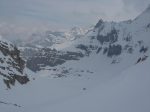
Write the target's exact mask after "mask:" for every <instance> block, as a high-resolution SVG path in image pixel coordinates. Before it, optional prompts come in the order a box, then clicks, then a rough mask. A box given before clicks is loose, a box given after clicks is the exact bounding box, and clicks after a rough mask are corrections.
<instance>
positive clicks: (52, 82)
mask: <svg viewBox="0 0 150 112" xmlns="http://www.w3.org/2000/svg"><path fill="white" fill-rule="evenodd" d="M74 31H75V32H76V30H73V32H72V34H73V35H76V34H77V35H80V34H81V32H80V33H74ZM49 34H50V35H51V36H50V37H51V38H52V39H51V40H50V41H47V40H45V39H48V38H47V36H44V37H43V38H41V36H40V37H39V38H40V40H39V41H36V42H34V41H31V43H30V45H29V43H28V44H24V45H23V46H20V47H19V49H20V50H21V56H22V57H23V58H24V59H25V60H26V63H27V67H28V68H29V69H31V70H32V71H34V72H36V73H34V72H31V71H30V72H29V71H28V74H30V82H29V83H27V84H26V85H24V86H20V85H18V86H15V87H14V88H13V89H12V90H10V91H8V90H5V89H2V90H1V94H0V97H1V99H0V109H1V110H3V111H5V112H10V110H11V111H13V112H18V111H19V112H49V111H52V112H60V111H61V112H149V111H150V106H149V104H150V88H149V85H150V75H149V73H150V69H149V66H150V58H149V56H150V50H149V48H150V38H149V36H150V6H149V7H148V8H147V9H146V10H145V11H144V12H143V13H142V14H140V15H139V16H138V17H137V18H135V19H134V20H128V21H122V22H106V21H104V20H99V22H98V23H97V24H96V25H95V27H93V29H91V30H88V31H86V32H84V33H83V34H82V35H80V36H79V37H78V36H77V37H76V38H74V36H73V38H71V37H69V39H68V36H67V37H66V36H65V37H64V36H62V35H63V34H64V33H63V34H62V33H61V34H60V33H58V32H57V33H56V32H55V33H54V32H48V35H49ZM52 35H53V36H54V38H53V36H52ZM56 35H59V36H56ZM60 35H61V36H60ZM57 37H59V38H62V40H63V39H65V41H61V42H60V43H57V42H56V41H54V43H53V44H50V43H51V42H53V40H57ZM37 40H38V39H37ZM58 40H59V39H58ZM38 42H42V44H41V43H38ZM45 42H48V44H46V43H45ZM8 45H9V44H8ZM11 48H13V47H11ZM17 60H18V59H17ZM5 71H7V70H5ZM23 76H24V75H23ZM2 78H3V77H2Z"/></svg>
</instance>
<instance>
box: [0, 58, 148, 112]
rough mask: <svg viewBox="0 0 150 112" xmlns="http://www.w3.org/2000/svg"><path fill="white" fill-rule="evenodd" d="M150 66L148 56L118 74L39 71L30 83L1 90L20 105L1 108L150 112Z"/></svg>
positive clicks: (5, 97) (4, 98)
mask: <svg viewBox="0 0 150 112" xmlns="http://www.w3.org/2000/svg"><path fill="white" fill-rule="evenodd" d="M149 66H150V59H149V58H148V59H147V60H146V61H144V62H141V63H138V64H136V65H133V66H132V67H130V68H128V69H126V70H123V71H122V72H120V73H119V72H118V74H117V75H115V77H114V76H113V77H106V76H103V75H101V72H99V74H97V73H96V74H95V73H93V74H92V75H91V74H86V75H83V76H82V77H67V78H51V77H48V76H45V75H42V74H39V75H38V74H37V76H36V78H35V80H34V81H30V82H29V83H28V84H27V85H24V86H17V87H15V88H13V89H12V90H2V91H1V94H0V97H1V100H2V101H3V102H8V103H12V104H17V105H19V106H20V107H18V106H13V105H7V104H0V108H1V109H2V110H3V111H4V112H10V110H11V111H13V112H17V111H20V112H49V111H52V112H99V111H102V112H149V111H150V106H149V104H150V89H149V85H150V75H149V73H150V70H149ZM48 73H49V72H48ZM113 73H115V70H114V71H113ZM43 74H47V73H46V72H45V73H43Z"/></svg>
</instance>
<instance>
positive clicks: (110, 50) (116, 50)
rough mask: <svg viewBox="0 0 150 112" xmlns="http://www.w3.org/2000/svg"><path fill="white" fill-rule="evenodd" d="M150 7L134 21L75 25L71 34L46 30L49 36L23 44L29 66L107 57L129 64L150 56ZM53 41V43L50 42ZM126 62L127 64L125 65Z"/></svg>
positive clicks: (112, 60)
mask: <svg viewBox="0 0 150 112" xmlns="http://www.w3.org/2000/svg"><path fill="white" fill-rule="evenodd" d="M149 35H150V8H147V9H146V10H145V11H144V12H143V13H142V14H140V15H139V16H138V17H137V18H135V19H134V20H128V21H122V22H119V23H117V22H105V21H103V20H99V22H98V23H97V24H96V25H95V27H93V29H91V30H88V31H87V32H84V31H82V30H81V29H77V28H73V29H72V30H71V31H70V32H69V33H60V32H47V33H46V36H44V37H43V38H40V40H38V41H35V44H33V43H34V42H32V41H31V43H32V44H31V45H34V46H31V45H30V46H29V45H28V44H27V45H25V46H24V47H20V49H21V50H22V55H23V57H24V58H25V59H26V60H27V66H28V67H29V68H30V69H31V70H33V71H40V70H43V69H46V68H47V67H48V66H49V67H55V66H58V65H62V64H64V63H65V62H67V61H68V60H80V59H81V58H83V57H87V56H89V57H92V55H97V56H99V60H103V59H102V58H101V56H103V55H104V56H105V57H107V58H108V60H110V62H109V63H111V64H117V63H122V64H123V63H124V62H129V63H130V64H129V65H133V64H135V63H137V62H138V61H139V60H140V59H141V60H145V59H147V58H148V56H149V52H150V51H149V47H150V46H149V45H150V38H149ZM40 37H41V36H40ZM50 43H51V44H50ZM123 65H126V64H123Z"/></svg>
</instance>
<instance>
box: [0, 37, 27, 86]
mask: <svg viewBox="0 0 150 112" xmlns="http://www.w3.org/2000/svg"><path fill="white" fill-rule="evenodd" d="M24 68H25V61H24V60H22V58H21V57H20V51H19V50H18V49H17V48H16V47H15V46H13V45H12V44H11V43H10V42H8V41H6V40H4V39H2V37H0V77H1V78H0V80H2V81H3V82H4V83H5V84H6V86H7V87H8V88H10V87H11V85H15V82H16V81H18V82H19V83H20V84H26V83H27V82H28V81H29V79H28V77H27V75H26V74H25V73H24Z"/></svg>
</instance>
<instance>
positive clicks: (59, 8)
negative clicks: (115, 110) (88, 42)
mask: <svg viewBox="0 0 150 112" xmlns="http://www.w3.org/2000/svg"><path fill="white" fill-rule="evenodd" d="M148 4H150V0H0V28H1V26H4V25H5V26H7V24H8V23H9V24H11V25H12V26H11V27H16V26H17V25H21V26H24V27H25V26H36V27H40V28H44V27H46V26H50V27H51V28H54V29H57V28H58V29H63V28H70V27H73V26H90V25H94V24H96V23H97V21H98V20H99V19H100V18H102V19H104V20H108V21H121V20H127V19H133V18H135V17H136V16H137V15H138V14H140V13H141V12H142V11H143V10H144V9H145V8H146V7H147V6H148ZM9 27H10V26H9ZM13 30H15V29H13ZM19 30H25V29H23V28H22V29H21V28H20V29H19Z"/></svg>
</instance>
